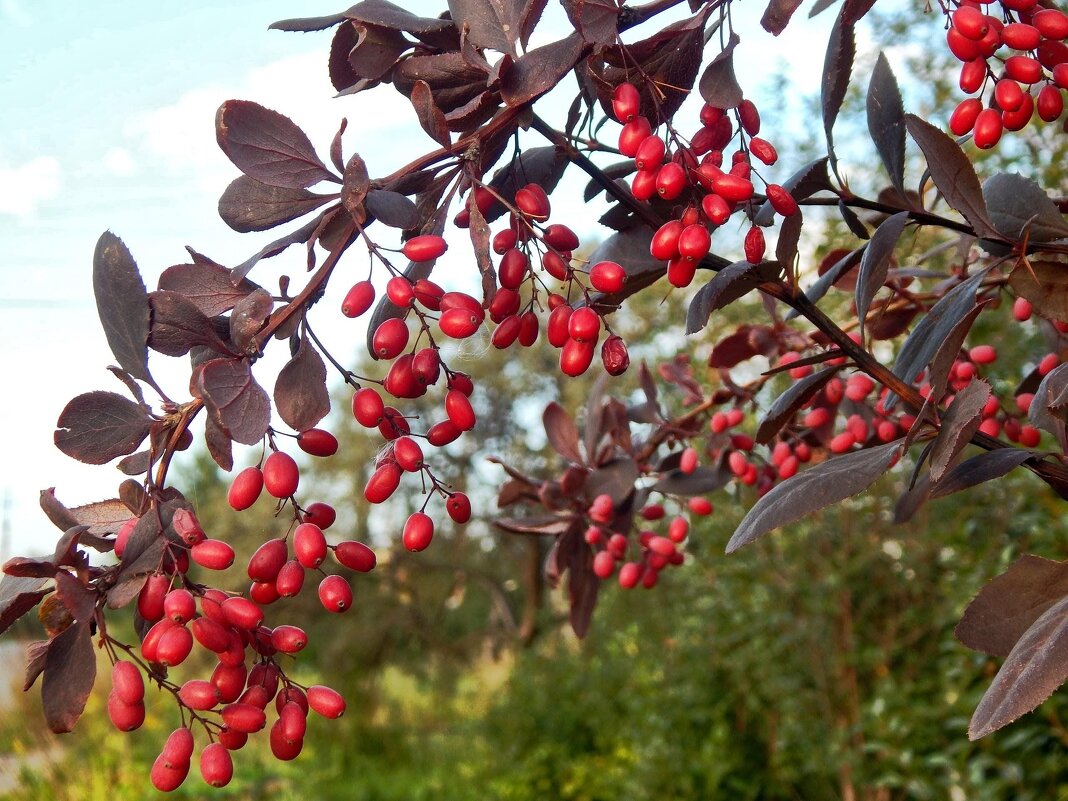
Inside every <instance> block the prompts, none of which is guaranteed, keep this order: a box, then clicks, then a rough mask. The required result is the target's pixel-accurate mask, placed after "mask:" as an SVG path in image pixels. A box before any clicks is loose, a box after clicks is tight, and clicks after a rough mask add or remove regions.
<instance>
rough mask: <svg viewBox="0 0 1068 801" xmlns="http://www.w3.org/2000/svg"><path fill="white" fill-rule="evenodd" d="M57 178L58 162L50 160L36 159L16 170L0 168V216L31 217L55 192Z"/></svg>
mask: <svg viewBox="0 0 1068 801" xmlns="http://www.w3.org/2000/svg"><path fill="white" fill-rule="evenodd" d="M59 175H60V168H59V162H58V161H57V160H56V159H54V158H52V157H51V156H38V157H37V158H35V159H34V160H33V161H28V162H26V163H25V164H22V165H20V166H18V167H6V166H0V187H3V191H2V192H0V214H11V215H14V216H15V217H18V218H20V219H26V218H28V217H32V216H33V215H34V214H35V213H36V212H37V206H38V204H40V203H41V201H44V200H48V199H49V198H52V197H54V196H55V195H56V193H57V192H58V191H59Z"/></svg>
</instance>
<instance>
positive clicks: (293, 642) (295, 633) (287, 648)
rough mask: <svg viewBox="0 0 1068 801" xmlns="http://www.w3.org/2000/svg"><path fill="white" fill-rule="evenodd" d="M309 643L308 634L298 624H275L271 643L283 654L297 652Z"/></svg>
mask: <svg viewBox="0 0 1068 801" xmlns="http://www.w3.org/2000/svg"><path fill="white" fill-rule="evenodd" d="M307 644H308V635H307V634H305V633H304V630H303V629H299V628H297V627H296V626H275V628H274V630H273V631H272V632H271V645H273V646H274V647H275V649H276V650H278V651H280V652H281V653H283V654H295V653H296V652H297V651H300V650H301V649H302V648H304V646H305V645H307Z"/></svg>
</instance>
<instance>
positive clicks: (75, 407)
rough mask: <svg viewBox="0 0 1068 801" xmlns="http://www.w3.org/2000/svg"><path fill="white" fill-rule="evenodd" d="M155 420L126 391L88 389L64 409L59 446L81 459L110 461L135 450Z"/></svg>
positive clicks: (58, 432)
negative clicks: (89, 390)
mask: <svg viewBox="0 0 1068 801" xmlns="http://www.w3.org/2000/svg"><path fill="white" fill-rule="evenodd" d="M151 424H152V419H151V418H150V417H149V416H148V414H147V413H146V412H145V410H144V409H143V408H141V407H140V406H139V405H138V404H136V403H134V402H133V401H131V400H129V399H127V398H124V397H123V396H122V395H119V394H117V393H114V392H103V391H97V392H87V393H85V394H84V395H79V396H78V397H76V398H74V399H73V400H71V401H70V403H68V404H67V405H66V406H65V407H64V408H63V411H62V412H60V414H59V420H58V421H57V422H56V433H55V437H54V439H55V443H56V447H57V448H59V449H60V450H61V451H63V453H65V454H67V456H70V457H72V458H74V459H77V460H78V461H79V462H85V463H86V464H106V463H107V462H110V461H111V460H112V459H115V458H116V457H119V456H124V455H125V454H127V453H133V452H134V451H135V450H136V449H137V446H138V445H140V444H141V442H142V441H144V439H145V437H147V436H148V430H149V426H150V425H151Z"/></svg>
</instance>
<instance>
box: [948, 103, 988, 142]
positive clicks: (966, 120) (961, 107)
mask: <svg viewBox="0 0 1068 801" xmlns="http://www.w3.org/2000/svg"><path fill="white" fill-rule="evenodd" d="M982 110H983V101H981V100H978V99H977V98H974V97H969V98H968V99H967V100H962V101H961V102H960V103H959V104H958V105H957V107H956V108H955V109H954V110H953V113H952V114H951V115H950V117H949V130H951V131H952V132H953V135H954V136H964V134H966V133H969V132H970V131H971V130H972V128H973V127H975V120H976V118H977V117H978V116H979V112H980V111H982Z"/></svg>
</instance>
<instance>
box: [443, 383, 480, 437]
mask: <svg viewBox="0 0 1068 801" xmlns="http://www.w3.org/2000/svg"><path fill="white" fill-rule="evenodd" d="M445 414H447V415H448V416H449V420H451V421H452V423H453V425H455V426H456V427H457V428H458V429H460V430H461V431H470V430H471V429H472V428H474V427H475V410H474V408H473V407H472V406H471V400H470V399H469V398H468V397H467V395H465V394H464V393H462V392H460V391H458V390H455V389H450V390H449V391H448V392H447V393H446V394H445Z"/></svg>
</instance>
